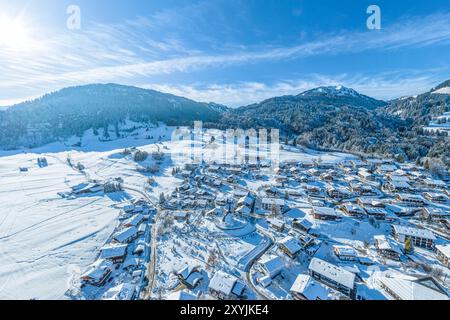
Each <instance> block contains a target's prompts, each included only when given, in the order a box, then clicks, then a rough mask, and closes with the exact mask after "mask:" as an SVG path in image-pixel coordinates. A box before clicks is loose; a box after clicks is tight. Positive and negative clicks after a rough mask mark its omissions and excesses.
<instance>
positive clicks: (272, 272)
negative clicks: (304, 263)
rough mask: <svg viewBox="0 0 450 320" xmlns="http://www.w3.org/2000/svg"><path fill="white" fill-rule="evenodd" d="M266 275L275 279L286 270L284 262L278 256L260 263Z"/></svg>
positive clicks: (270, 257)
mask: <svg viewBox="0 0 450 320" xmlns="http://www.w3.org/2000/svg"><path fill="white" fill-rule="evenodd" d="M259 265H260V267H261V268H262V270H263V272H264V274H265V275H267V276H269V277H270V278H272V279H273V278H275V277H276V276H278V275H279V274H280V273H281V271H283V269H284V263H283V260H282V259H281V258H280V257H278V256H269V257H267V258H265V259H263V260H261V261H260V262H259Z"/></svg>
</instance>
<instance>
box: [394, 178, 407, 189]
mask: <svg viewBox="0 0 450 320" xmlns="http://www.w3.org/2000/svg"><path fill="white" fill-rule="evenodd" d="M390 184H391V185H392V186H393V187H394V188H396V189H409V188H411V185H410V184H409V183H408V182H406V181H399V180H392V181H391V182H390Z"/></svg>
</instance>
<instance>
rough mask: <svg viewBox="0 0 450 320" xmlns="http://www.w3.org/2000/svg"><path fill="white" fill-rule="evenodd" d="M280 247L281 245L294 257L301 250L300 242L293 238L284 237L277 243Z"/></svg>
mask: <svg viewBox="0 0 450 320" xmlns="http://www.w3.org/2000/svg"><path fill="white" fill-rule="evenodd" d="M279 244H280V245H283V246H284V247H285V248H286V249H287V250H288V251H289V253H290V254H292V255H294V254H296V253H297V252H299V251H300V250H301V249H302V246H301V244H300V242H299V241H298V240H297V239H295V238H294V237H290V236H289V237H286V238H284V239H283V240H281V241H280V242H279Z"/></svg>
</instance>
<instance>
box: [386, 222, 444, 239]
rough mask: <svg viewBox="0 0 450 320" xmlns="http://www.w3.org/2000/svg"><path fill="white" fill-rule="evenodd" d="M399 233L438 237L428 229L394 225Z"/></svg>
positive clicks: (409, 235)
mask: <svg viewBox="0 0 450 320" xmlns="http://www.w3.org/2000/svg"><path fill="white" fill-rule="evenodd" d="M392 227H393V228H394V230H395V232H396V233H397V234H403V235H405V236H408V237H418V238H424V239H430V240H436V237H435V236H434V234H433V232H431V231H430V230H427V229H418V228H414V227H406V226H399V225H393V226H392Z"/></svg>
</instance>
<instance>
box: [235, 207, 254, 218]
mask: <svg viewBox="0 0 450 320" xmlns="http://www.w3.org/2000/svg"><path fill="white" fill-rule="evenodd" d="M235 212H236V213H239V214H240V215H243V216H248V215H250V214H251V213H252V209H250V208H249V207H247V206H240V207H238V208H236V210H235Z"/></svg>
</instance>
